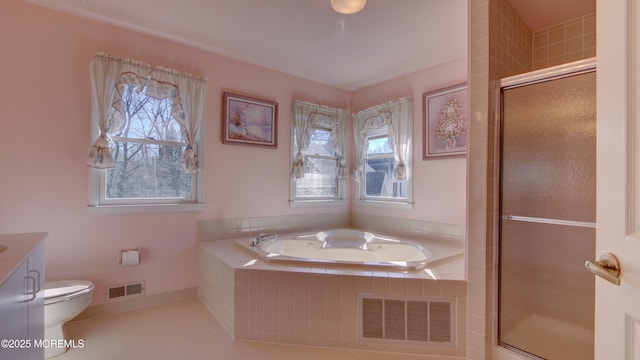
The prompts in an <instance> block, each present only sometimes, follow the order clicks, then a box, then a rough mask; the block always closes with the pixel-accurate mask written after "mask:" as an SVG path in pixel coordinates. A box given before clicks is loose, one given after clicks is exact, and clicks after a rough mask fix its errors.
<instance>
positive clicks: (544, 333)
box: [499, 72, 596, 360]
mask: <svg viewBox="0 0 640 360" xmlns="http://www.w3.org/2000/svg"><path fill="white" fill-rule="evenodd" d="M595 106H596V102H595V73H593V72H591V73H587V74H581V75H575V76H570V77H566V78H561V79H556V80H552V81H547V82H542V83H536V84H531V85H527V86H522V87H517V88H513V89H508V90H505V91H504V92H503V117H502V131H501V133H502V148H501V151H502V152H501V161H502V162H501V179H500V181H501V182H500V184H501V197H500V199H501V204H500V205H501V215H502V216H501V226H500V281H499V283H500V284H499V285H500V293H499V298H500V299H499V303H500V309H499V321H500V324H499V337H500V341H501V342H502V343H503V344H506V345H509V346H512V347H515V348H518V349H520V350H522V351H525V352H528V353H531V354H534V355H536V356H539V357H541V358H545V359H581V360H582V359H586V360H588V359H593V329H594V318H593V314H594V309H595V305H594V296H595V286H594V284H595V283H594V279H593V275H592V274H591V273H589V272H588V271H586V270H585V269H584V262H585V260H586V259H593V258H595V230H594V229H593V228H589V227H580V226H573V225H557V224H545V223H532V222H523V221H516V220H511V219H510V218H509V217H508V216H509V215H511V216H518V217H523V218H541V219H551V220H560V221H579V222H595V192H596V184H595V170H596V159H595V154H596V147H595V146H596V145H595V141H596V108H595Z"/></svg>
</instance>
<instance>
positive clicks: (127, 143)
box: [100, 85, 196, 204]
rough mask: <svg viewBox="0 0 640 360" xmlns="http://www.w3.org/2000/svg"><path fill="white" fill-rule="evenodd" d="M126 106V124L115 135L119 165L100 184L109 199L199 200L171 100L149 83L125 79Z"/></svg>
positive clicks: (114, 150)
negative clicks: (183, 162)
mask: <svg viewBox="0 0 640 360" xmlns="http://www.w3.org/2000/svg"><path fill="white" fill-rule="evenodd" d="M123 90H124V91H123V94H122V108H123V111H124V113H125V119H126V124H125V126H124V127H122V129H121V130H120V131H118V132H116V133H115V134H114V135H112V136H111V139H112V140H113V145H112V146H111V152H112V154H113V160H114V162H115V167H114V168H111V169H108V170H107V171H106V173H105V174H104V176H103V178H104V185H103V186H100V189H101V191H103V192H104V193H103V194H101V200H103V203H104V204H127V203H140V202H143V201H144V202H156V203H166V202H185V201H186V202H193V201H194V195H195V193H194V191H193V189H195V179H196V177H195V176H192V175H191V174H189V173H187V172H186V171H184V169H183V168H182V167H181V166H180V159H181V158H182V154H183V152H184V151H185V149H186V146H187V144H186V142H185V140H184V139H183V137H182V136H181V132H180V124H179V123H178V122H177V121H176V120H175V119H173V117H172V115H171V101H170V100H169V99H168V98H163V99H156V98H153V97H151V96H148V95H146V91H145V90H146V87H145V88H142V89H141V91H138V89H137V86H136V85H125V86H124V87H123Z"/></svg>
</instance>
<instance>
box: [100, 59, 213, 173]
mask: <svg viewBox="0 0 640 360" xmlns="http://www.w3.org/2000/svg"><path fill="white" fill-rule="evenodd" d="M90 75H91V83H92V89H93V96H92V112H91V114H92V121H94V123H95V124H97V125H98V128H99V130H100V134H99V135H98V139H97V140H96V141H95V143H94V145H93V147H92V148H91V150H90V152H89V160H88V162H87V164H88V165H89V166H90V167H94V168H98V169H108V168H113V167H115V164H114V161H113V155H112V154H111V143H112V141H111V138H110V136H111V135H113V134H115V133H117V132H118V131H120V130H121V129H122V128H123V127H124V125H125V124H126V117H125V113H124V109H123V106H122V94H123V93H124V88H125V87H126V86H128V85H136V91H138V92H140V91H142V90H143V89H144V90H145V95H147V96H150V97H154V98H156V99H164V98H168V99H170V100H171V116H172V118H173V119H175V120H176V121H177V122H178V123H179V124H180V129H181V133H182V137H183V139H184V140H185V142H186V143H187V146H186V149H185V151H184V154H183V156H182V159H181V161H180V163H181V165H182V166H183V168H184V169H185V170H186V171H187V172H188V173H190V174H195V173H196V172H198V171H199V169H200V166H199V161H198V154H197V150H196V149H197V144H196V142H195V139H197V137H198V130H199V124H200V122H201V121H203V118H204V103H205V95H206V93H205V92H206V83H207V79H203V78H195V77H193V76H192V75H189V74H181V73H180V72H178V71H175V70H171V69H167V68H164V67H161V66H157V67H155V68H154V67H151V66H150V65H148V64H145V63H142V62H139V61H136V60H131V59H124V58H118V57H114V56H110V55H107V54H104V53H99V54H97V55H96V56H95V57H94V59H93V60H92V62H91V65H90Z"/></svg>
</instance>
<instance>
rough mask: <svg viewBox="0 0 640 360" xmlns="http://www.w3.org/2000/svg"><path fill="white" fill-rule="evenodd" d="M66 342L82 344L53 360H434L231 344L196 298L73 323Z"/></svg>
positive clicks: (295, 347)
mask: <svg viewBox="0 0 640 360" xmlns="http://www.w3.org/2000/svg"><path fill="white" fill-rule="evenodd" d="M66 331H67V337H69V338H70V339H75V340H80V339H82V340H83V341H84V343H85V346H84V347H83V348H76V349H70V350H69V351H67V352H66V353H65V354H62V355H60V356H58V357H56V358H54V360H103V359H105V360H129V359H130V360H146V359H149V360H165V359H166V360H174V359H175V360H184V359H188V360H191V359H192V360H208V359H215V360H245V359H252V360H299V359H305V360H326V359H332V360H343V359H344V360H347V359H348V360H358V359H363V360H364V359H366V360H383V359H384V360H412V359H413V360H418V359H424V360H427V359H428V360H436V359H435V358H433V357H424V356H418V355H415V356H414V355H407V354H392V353H376V352H370V351H364V350H341V349H332V348H321V347H311V346H295V345H283V344H273V343H264V342H252V341H239V340H238V341H237V340H233V339H232V338H231V337H230V336H229V335H228V334H227V333H226V331H225V330H224V328H223V327H222V326H221V325H220V323H219V322H218V321H217V320H216V319H215V318H214V317H213V316H212V315H211V314H210V313H209V312H208V311H207V309H206V308H205V307H204V306H203V305H202V303H201V302H200V301H199V300H197V299H191V300H185V301H181V302H177V303H173V304H168V305H161V306H156V307H152V308H147V309H144V310H138V311H134V312H130V313H126V314H119V315H112V316H107V317H102V318H94V319H88V320H81V321H76V322H72V323H70V324H68V325H67V326H66Z"/></svg>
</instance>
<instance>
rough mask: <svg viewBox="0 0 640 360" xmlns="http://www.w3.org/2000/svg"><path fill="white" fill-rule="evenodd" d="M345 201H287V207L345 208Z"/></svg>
mask: <svg viewBox="0 0 640 360" xmlns="http://www.w3.org/2000/svg"><path fill="white" fill-rule="evenodd" d="M347 204H348V203H347V201H346V200H289V207H313V206H346V205H347Z"/></svg>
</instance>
